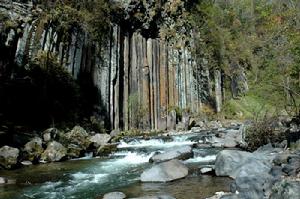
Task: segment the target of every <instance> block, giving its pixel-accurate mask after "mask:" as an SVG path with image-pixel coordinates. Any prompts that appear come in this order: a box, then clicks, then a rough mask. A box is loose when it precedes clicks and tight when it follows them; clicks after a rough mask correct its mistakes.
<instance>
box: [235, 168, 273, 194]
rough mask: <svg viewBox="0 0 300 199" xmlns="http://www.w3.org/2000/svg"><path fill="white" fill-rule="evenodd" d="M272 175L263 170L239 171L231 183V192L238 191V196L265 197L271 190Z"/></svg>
mask: <svg viewBox="0 0 300 199" xmlns="http://www.w3.org/2000/svg"><path fill="white" fill-rule="evenodd" d="M272 183H273V177H272V176H271V175H269V174H268V173H264V172H263V171H262V172H261V173H260V174H257V173H254V174H249V173H240V175H239V176H237V177H236V179H235V182H234V183H233V184H232V185H231V191H232V192H233V193H235V192H238V193H239V196H240V198H251V199H261V198H265V197H266V196H267V195H268V193H269V192H270V190H271V187H272Z"/></svg>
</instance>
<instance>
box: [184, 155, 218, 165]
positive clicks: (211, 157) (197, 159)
mask: <svg viewBox="0 0 300 199" xmlns="http://www.w3.org/2000/svg"><path fill="white" fill-rule="evenodd" d="M216 158H217V156H216V155H208V156H204V157H201V156H200V157H195V158H192V159H188V160H186V161H184V162H186V163H198V162H213V161H215V160H216Z"/></svg>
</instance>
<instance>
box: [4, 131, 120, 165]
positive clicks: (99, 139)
mask: <svg viewBox="0 0 300 199" xmlns="http://www.w3.org/2000/svg"><path fill="white" fill-rule="evenodd" d="M111 139H112V136H110V135H109V134H99V133H97V134H96V133H94V132H89V133H88V132H87V131H86V130H85V129H83V128H82V127H80V126H75V127H74V128H73V129H72V130H71V131H69V132H67V133H63V132H60V131H59V130H58V129H56V128H49V129H47V130H45V131H44V132H42V133H41V135H40V136H37V135H36V136H35V137H34V138H32V139H31V140H30V141H29V142H27V143H26V144H25V145H24V147H23V148H19V149H18V148H13V147H10V146H3V147H2V148H0V166H1V167H2V168H4V169H14V168H18V167H20V166H21V165H24V166H28V165H31V164H38V163H47V162H58V161H64V160H68V159H74V158H79V157H83V156H85V154H87V153H93V156H105V155H107V154H109V153H111V152H112V151H113V150H114V149H115V148H116V144H115V143H110V141H111Z"/></svg>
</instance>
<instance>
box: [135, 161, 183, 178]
mask: <svg viewBox="0 0 300 199" xmlns="http://www.w3.org/2000/svg"><path fill="white" fill-rule="evenodd" d="M187 175H188V168H187V167H186V166H185V165H184V164H183V163H182V162H180V161H179V160H171V161H168V162H163V163H160V164H158V165H154V166H153V167H152V168H150V169H148V170H146V171H144V172H143V173H142V175H141V181H142V182H170V181H174V180H177V179H180V178H184V177H186V176H187Z"/></svg>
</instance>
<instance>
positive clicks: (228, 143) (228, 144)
mask: <svg viewBox="0 0 300 199" xmlns="http://www.w3.org/2000/svg"><path fill="white" fill-rule="evenodd" d="M237 145H238V144H237V142H236V141H235V139H234V138H225V140H224V147H225V148H234V147H236V146H237Z"/></svg>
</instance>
